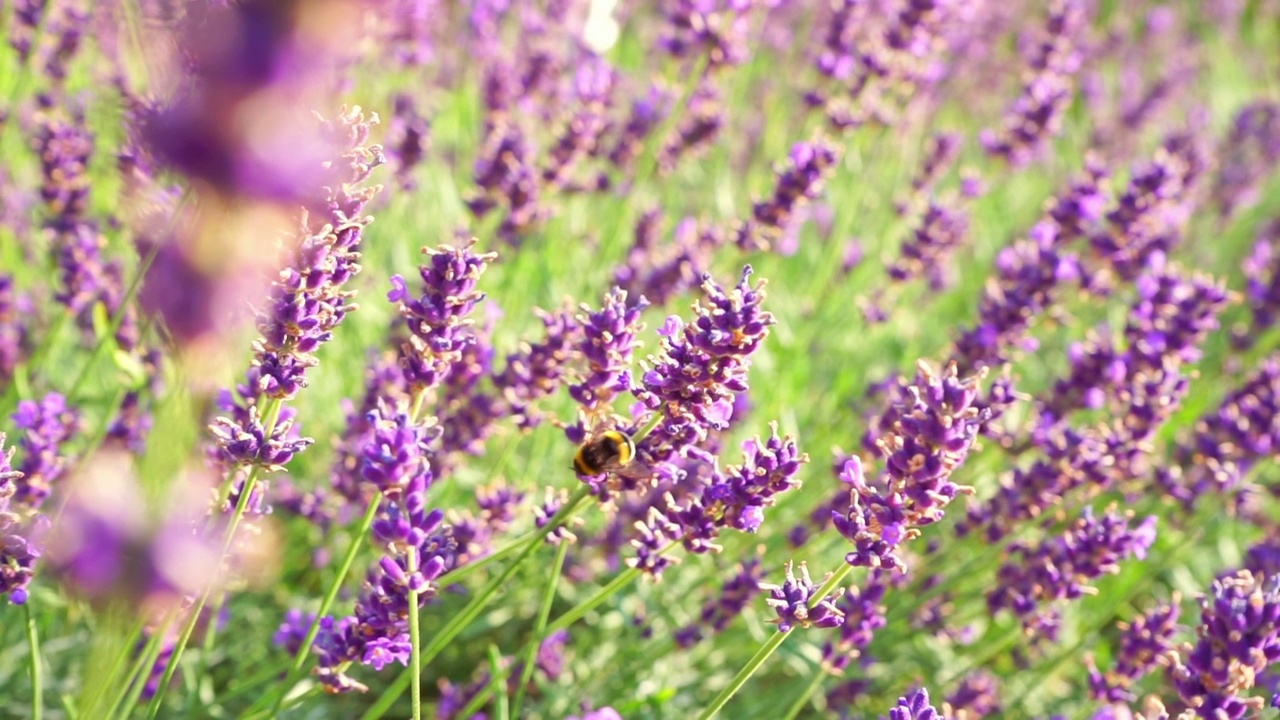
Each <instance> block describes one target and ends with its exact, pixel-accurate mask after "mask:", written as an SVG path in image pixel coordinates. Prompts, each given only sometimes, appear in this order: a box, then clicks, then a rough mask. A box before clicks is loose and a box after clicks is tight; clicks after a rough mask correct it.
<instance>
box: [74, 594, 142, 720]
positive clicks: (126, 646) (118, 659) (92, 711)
mask: <svg viewBox="0 0 1280 720" xmlns="http://www.w3.org/2000/svg"><path fill="white" fill-rule="evenodd" d="M146 624H147V622H146V619H145V618H139V619H138V620H137V622H135V623H134V625H133V629H132V630H131V631H130V632H129V634H128V635H126V636H125V638H124V642H123V643H122V644H121V645H120V650H119V652H117V653H116V654H115V658H114V659H113V660H112V661H111V665H110V666H109V667H108V668H107V672H106V678H105V679H104V680H102V681H101V682H100V683H99V684H98V687H97V689H96V690H95V691H94V693H93V696H92V697H90V698H89V701H88V703H86V704H85V717H110V716H111V713H110V712H107V713H102V714H101V715H99V714H98V712H97V710H98V703H100V702H102V696H103V694H105V693H106V692H107V688H108V687H109V686H110V685H111V684H112V681H113V680H114V679H115V677H116V675H118V674H119V673H120V670H121V668H122V667H123V666H124V664H125V659H126V658H128V657H129V654H130V653H131V652H132V651H133V647H134V645H136V644H137V642H138V637H139V636H141V635H142V629H143V628H144V627H146ZM124 686H125V687H128V683H127V682H126V683H125V685H124Z"/></svg>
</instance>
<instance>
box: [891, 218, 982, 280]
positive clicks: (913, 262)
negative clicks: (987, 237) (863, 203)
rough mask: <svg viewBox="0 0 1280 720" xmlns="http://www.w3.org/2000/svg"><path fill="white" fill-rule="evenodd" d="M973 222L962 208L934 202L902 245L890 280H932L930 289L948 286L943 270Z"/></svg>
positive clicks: (893, 265) (892, 267) (892, 266)
mask: <svg viewBox="0 0 1280 720" xmlns="http://www.w3.org/2000/svg"><path fill="white" fill-rule="evenodd" d="M968 233H969V218H968V216H967V214H966V213H965V212H964V211H963V210H962V209H960V208H958V207H951V206H948V205H947V204H944V203H942V202H939V201H937V200H932V199H931V200H930V201H929V203H928V205H927V207H925V209H924V212H923V213H921V215H920V219H919V221H918V224H917V225H916V227H915V229H914V230H912V231H911V236H910V237H909V238H907V240H906V241H905V242H904V243H903V244H902V250H901V251H900V257H899V258H898V259H896V260H895V261H894V262H893V264H892V265H890V266H889V277H891V278H893V279H894V280H896V281H898V282H907V281H910V280H913V279H916V278H921V277H923V278H928V280H929V285H930V287H932V288H934V289H940V288H942V287H943V286H945V285H946V284H947V281H946V275H945V274H944V273H943V268H944V267H945V265H946V259H947V258H948V257H950V256H951V255H952V254H953V253H954V252H955V251H956V250H957V249H959V247H960V245H961V244H962V243H963V242H964V241H965V238H966V236H967V235H968Z"/></svg>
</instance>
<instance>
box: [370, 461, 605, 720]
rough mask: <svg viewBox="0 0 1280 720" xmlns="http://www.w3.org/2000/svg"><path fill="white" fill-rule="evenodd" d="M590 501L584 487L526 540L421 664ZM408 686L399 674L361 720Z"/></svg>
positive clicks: (387, 705)
mask: <svg viewBox="0 0 1280 720" xmlns="http://www.w3.org/2000/svg"><path fill="white" fill-rule="evenodd" d="M589 499H590V488H588V487H587V486H585V485H584V486H582V487H581V488H579V489H578V491H577V492H575V493H574V494H573V495H572V496H571V497H570V498H569V501H568V502H566V503H565V504H564V507H562V508H560V511H559V512H557V513H556V514H555V515H553V516H552V517H551V519H550V520H549V521H547V524H546V525H544V526H543V527H542V528H541V529H539V530H538V531H537V532H534V533H533V534H531V535H530V537H529V539H528V540H527V541H526V542H525V544H524V547H523V548H521V550H520V554H519V555H517V556H516V558H515V560H513V561H512V562H511V564H510V565H508V566H507V569H506V570H503V571H502V574H500V575H498V577H496V578H494V579H493V580H491V581H490V582H489V584H488V585H485V586H484V588H483V589H482V590H481V591H480V592H479V593H477V594H476V596H475V597H474V598H472V599H471V602H469V603H467V605H466V607H464V608H463V609H462V611H461V612H459V613H458V614H457V615H454V616H453V619H451V620H450V621H449V622H448V623H447V624H446V625H445V626H444V627H443V628H441V630H440V632H438V633H437V634H436V636H435V638H434V639H433V640H432V641H431V644H430V645H428V646H427V647H426V648H425V649H423V651H422V664H423V666H424V667H425V666H426V665H429V664H430V663H431V661H432V660H434V659H435V657H436V655H439V654H440V652H441V651H442V650H444V648H445V647H446V646H448V644H449V643H451V642H453V639H454V638H455V637H457V636H458V635H459V634H460V633H461V632H462V631H463V630H465V629H466V628H467V626H468V625H470V624H471V622H472V621H473V620H474V619H475V618H477V617H479V615H480V613H481V612H483V611H484V608H485V607H486V606H488V604H489V602H490V601H491V600H492V599H493V598H494V597H495V596H496V593H497V590H498V588H500V587H502V586H503V585H504V584H505V583H506V582H507V580H508V579H510V578H511V576H512V575H514V574H515V572H516V570H518V569H519V568H520V566H521V565H522V564H523V563H524V561H525V559H526V558H528V557H529V556H530V555H531V554H533V551H534V549H535V548H536V547H537V546H538V542H539V541H541V540H542V538H543V537H545V536H546V535H548V534H549V533H551V532H552V531H554V530H555V529H556V528H558V527H560V526H561V525H563V524H564V522H565V521H566V520H568V519H569V518H570V517H572V516H573V514H574V513H576V512H577V511H578V509H579V508H580V507H581V506H583V505H585V504H586V502H587V500H589ZM443 577H444V576H442V578H441V579H443ZM438 584H439V585H443V584H444V583H443V582H439V583H438ZM409 682H410V677H409V672H408V671H406V672H403V673H401V674H400V676H399V677H397V678H396V679H395V681H394V682H392V683H391V685H390V687H388V688H387V690H386V692H384V693H383V694H382V697H380V698H378V702H376V703H374V705H373V707H371V708H369V709H368V710H366V711H365V713H364V715H362V716H361V718H362V720H374V719H375V718H380V717H382V715H383V713H385V712H386V711H387V710H388V709H389V708H390V707H391V704H392V703H394V702H395V701H396V700H397V699H399V697H400V695H401V694H402V693H404V691H405V686H407V685H408V684H409Z"/></svg>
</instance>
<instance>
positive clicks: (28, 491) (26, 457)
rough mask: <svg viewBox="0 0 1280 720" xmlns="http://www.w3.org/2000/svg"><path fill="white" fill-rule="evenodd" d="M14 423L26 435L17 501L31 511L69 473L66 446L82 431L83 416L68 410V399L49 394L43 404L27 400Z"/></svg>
mask: <svg viewBox="0 0 1280 720" xmlns="http://www.w3.org/2000/svg"><path fill="white" fill-rule="evenodd" d="M12 420H13V424H14V426H15V427H17V428H18V429H19V430H20V431H21V432H22V434H21V435H20V436H19V437H18V447H19V448H21V449H22V454H21V455H20V456H19V457H20V458H21V460H20V462H19V463H18V467H17V469H18V471H19V472H21V474H22V475H21V477H19V478H17V491H16V492H15V494H14V500H15V501H16V502H19V503H21V504H23V505H25V506H27V507H29V508H32V509H35V508H39V507H40V505H41V504H43V503H44V501H45V500H46V499H47V498H48V497H49V494H50V493H51V492H53V486H54V484H55V483H56V482H57V481H58V480H59V479H60V478H61V477H62V476H63V474H64V473H65V472H66V470H67V457H66V454H65V453H66V449H65V448H64V447H63V445H64V444H65V443H66V442H67V441H68V440H70V439H71V438H72V437H74V436H75V434H76V433H77V432H78V431H79V425H80V414H79V413H78V412H77V411H76V410H74V409H72V408H70V407H67V399H66V398H65V397H63V396H62V395H60V394H58V393H49V394H48V395H45V396H44V397H43V398H41V400H40V401H39V402H36V401H34V400H23V401H22V402H20V403H18V410H17V412H15V413H14V414H13V418H12Z"/></svg>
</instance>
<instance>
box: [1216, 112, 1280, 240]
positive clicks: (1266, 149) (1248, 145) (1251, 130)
mask: <svg viewBox="0 0 1280 720" xmlns="http://www.w3.org/2000/svg"><path fill="white" fill-rule="evenodd" d="M1277 165H1280V103H1276V102H1274V101H1267V100H1258V101H1255V102H1252V103H1250V104H1249V105H1246V106H1245V107H1244V108H1243V109H1241V110H1240V112H1239V113H1237V114H1236V118H1235V122H1234V123H1233V124H1232V126H1231V130H1230V132H1229V133H1228V134H1227V137H1226V138H1225V140H1224V141H1223V143H1222V147H1221V149H1220V151H1219V160H1218V174H1217V177H1216V178H1214V184H1213V190H1212V193H1213V198H1214V202H1215V203H1216V204H1217V206H1218V209H1219V211H1220V212H1221V213H1222V215H1223V217H1224V218H1230V217H1232V216H1233V215H1235V214H1236V213H1237V212H1238V211H1239V210H1240V209H1242V208H1246V207H1249V206H1251V205H1253V204H1255V203H1256V202H1257V201H1258V200H1259V198H1260V193H1261V191H1262V184H1263V183H1264V182H1265V180H1266V178H1267V176H1269V175H1270V174H1271V173H1272V171H1273V170H1274V169H1275V168H1276V166H1277Z"/></svg>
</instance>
